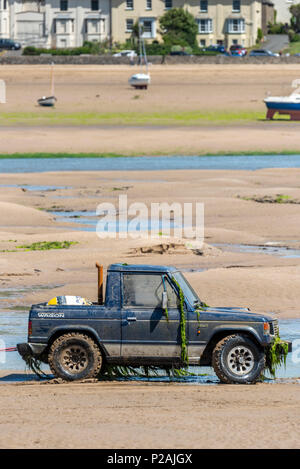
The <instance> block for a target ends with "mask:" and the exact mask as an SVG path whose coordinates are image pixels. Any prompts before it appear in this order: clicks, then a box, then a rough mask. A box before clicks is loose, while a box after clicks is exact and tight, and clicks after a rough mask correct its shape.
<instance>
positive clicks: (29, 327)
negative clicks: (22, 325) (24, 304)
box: [28, 321, 32, 337]
mask: <svg viewBox="0 0 300 469" xmlns="http://www.w3.org/2000/svg"><path fill="white" fill-rule="evenodd" d="M31 335H32V322H31V321H28V337H30V336H31Z"/></svg>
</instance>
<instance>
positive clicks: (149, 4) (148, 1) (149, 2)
mask: <svg viewBox="0 0 300 469" xmlns="http://www.w3.org/2000/svg"><path fill="white" fill-rule="evenodd" d="M146 10H152V0H146Z"/></svg>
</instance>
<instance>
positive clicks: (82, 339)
mask: <svg viewBox="0 0 300 469" xmlns="http://www.w3.org/2000/svg"><path fill="white" fill-rule="evenodd" d="M48 363H49V366H50V369H51V371H52V373H53V374H54V375H55V376H58V377H59V378H62V379H64V380H67V381H75V380H78V379H87V378H95V377H96V376H97V375H98V373H99V372H100V370H101V367H102V354H101V351H100V349H99V347H98V345H97V344H96V343H95V341H94V340H93V339H92V338H91V337H89V336H88V335H86V334H81V333H78V332H70V333H68V334H64V335H62V336H60V337H58V339H56V340H55V341H54V342H53V344H52V345H51V347H50V350H49V355H48Z"/></svg>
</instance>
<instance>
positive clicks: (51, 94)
mask: <svg viewBox="0 0 300 469" xmlns="http://www.w3.org/2000/svg"><path fill="white" fill-rule="evenodd" d="M53 68H54V63H53V62H52V63H51V71H50V96H54V73H53V72H54V70H53Z"/></svg>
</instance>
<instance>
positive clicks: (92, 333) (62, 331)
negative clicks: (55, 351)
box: [46, 326, 108, 358]
mask: <svg viewBox="0 0 300 469" xmlns="http://www.w3.org/2000/svg"><path fill="white" fill-rule="evenodd" d="M72 332H78V333H80V334H85V335H87V336H88V337H90V338H91V339H93V340H94V341H95V343H96V344H97V345H98V347H99V349H100V351H101V353H102V355H103V358H105V357H106V356H107V355H108V354H107V351H106V349H105V347H104V345H103V344H102V342H101V339H100V337H99V336H98V334H97V333H96V331H95V330H94V329H92V328H90V327H80V326H69V327H61V328H59V329H55V330H54V331H52V334H51V335H50V337H49V338H48V345H47V349H46V353H47V354H48V352H49V350H50V347H51V345H52V344H53V342H54V341H55V340H56V339H58V338H59V337H61V336H62V335H64V334H69V333H72Z"/></svg>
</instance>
